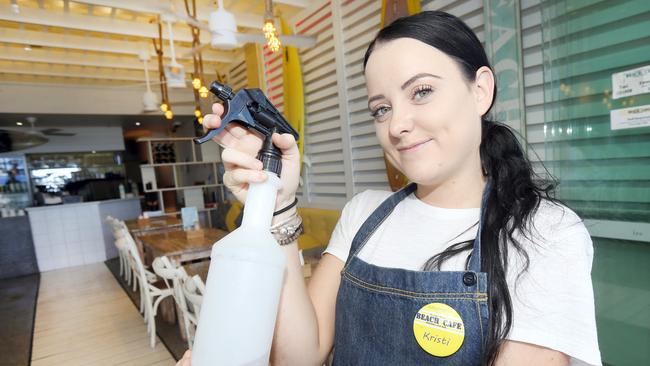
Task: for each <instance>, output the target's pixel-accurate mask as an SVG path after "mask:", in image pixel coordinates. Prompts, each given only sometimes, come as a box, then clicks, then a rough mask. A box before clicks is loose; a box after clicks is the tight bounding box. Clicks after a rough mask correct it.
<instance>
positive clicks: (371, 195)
mask: <svg viewBox="0 0 650 366" xmlns="http://www.w3.org/2000/svg"><path fill="white" fill-rule="evenodd" d="M390 194H391V193H390V192H385V191H372V190H371V191H365V192H363V193H360V194H358V195H356V196H355V197H354V198H353V199H352V200H351V201H350V202H348V204H347V205H346V206H345V208H344V209H343V212H342V214H341V218H340V220H339V222H338V223H337V225H336V228H335V229H334V232H333V233H332V237H331V239H330V243H329V245H328V247H327V249H326V250H325V253H329V254H332V255H334V256H336V257H337V258H339V259H340V260H342V261H346V259H347V257H348V253H349V252H350V247H351V244H352V239H353V238H354V235H355V234H356V232H357V231H358V230H359V228H360V227H361V225H362V224H363V222H364V221H365V220H366V219H367V218H368V216H369V215H370V214H371V213H372V212H373V211H374V210H375V209H376V208H377V207H378V206H379V204H380V203H381V202H383V201H384V200H385V199H386V198H387V197H388V196H389V195H390ZM478 218H479V209H478V208H470V209H449V208H439V207H434V206H431V205H428V204H426V203H424V202H422V201H420V200H419V199H418V198H417V197H415V195H414V194H411V195H409V196H408V197H406V198H405V199H404V200H403V201H402V202H400V203H399V204H398V205H397V206H396V207H395V209H394V211H393V212H392V214H391V215H390V216H389V217H388V218H387V219H386V220H385V221H384V222H383V223H382V224H381V226H380V227H379V228H377V230H376V231H375V232H374V234H373V235H372V236H371V237H370V239H369V240H368V242H367V243H366V245H365V246H364V247H363V249H362V250H361V252H360V253H359V258H360V259H362V260H364V261H365V262H368V263H371V264H374V265H378V266H382V267H390V268H403V269H409V270H421V269H422V266H423V264H424V263H425V262H426V261H427V260H428V259H429V258H431V257H432V256H434V255H435V254H437V253H440V252H441V251H443V250H444V249H445V248H447V247H449V245H451V244H454V243H459V242H464V241H468V240H472V239H474V238H475V237H476V232H477V230H478V225H477V223H478ZM533 222H534V228H533V235H534V243H533V242H531V240H529V239H527V238H525V237H523V236H522V235H517V236H516V238H517V239H518V241H519V242H520V243H522V245H523V247H524V248H525V249H526V252H527V254H528V256H529V259H530V264H529V267H528V270H527V271H526V272H524V273H523V274H522V275H521V277H519V278H517V275H518V274H519V273H520V272H521V268H522V265H523V258H521V257H520V255H518V254H517V252H516V251H515V250H514V249H511V250H510V251H509V268H508V273H507V274H506V276H507V281H508V284H509V290H510V296H511V298H512V301H513V324H512V329H511V331H510V334H509V336H508V339H510V340H515V341H520V342H526V343H531V344H535V345H539V346H543V347H547V348H551V349H554V350H557V351H560V352H563V353H565V354H566V355H568V356H570V357H571V362H570V365H597V366H600V365H601V360H600V350H599V348H598V338H597V334H596V317H595V310H594V294H593V288H592V284H591V264H592V259H593V246H592V242H591V237H590V236H589V233H588V232H587V230H586V228H585V227H584V225H583V223H582V221H581V219H580V218H579V217H578V216H577V215H576V214H575V213H574V212H573V211H571V210H570V209H568V208H567V207H564V206H559V205H556V204H553V203H551V202H548V201H542V203H540V207H539V209H538V210H537V212H536V213H535V215H534V219H533ZM467 229H469V230H467ZM463 232H464V233H463ZM461 233H463V234H462V235H460V236H458V235H459V234H461ZM450 240H451V241H450ZM468 255H469V251H466V252H464V253H460V254H459V255H456V256H454V257H452V258H450V259H448V260H447V261H446V262H444V263H443V265H442V270H446V271H463V270H464V269H465V262H466V260H467V256H468Z"/></svg>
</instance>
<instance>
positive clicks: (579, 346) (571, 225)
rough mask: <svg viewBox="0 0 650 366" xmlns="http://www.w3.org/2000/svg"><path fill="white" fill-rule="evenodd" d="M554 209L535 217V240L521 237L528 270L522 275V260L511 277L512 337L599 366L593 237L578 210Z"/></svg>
mask: <svg viewBox="0 0 650 366" xmlns="http://www.w3.org/2000/svg"><path fill="white" fill-rule="evenodd" d="M549 205H551V204H548V203H547V204H546V205H545V206H546V207H545V208H542V207H540V210H539V211H538V213H537V214H536V215H535V226H534V228H533V231H532V237H533V238H534V239H533V240H532V242H531V241H528V240H527V239H523V238H522V239H521V242H522V243H524V244H525V248H526V251H527V253H528V256H529V260H530V261H529V268H528V270H527V271H525V272H523V273H522V274H521V275H520V276H518V274H519V272H520V270H521V268H522V263H523V260H522V258H521V257H519V256H518V257H517V258H518V260H515V261H514V263H512V264H514V266H513V267H512V268H515V269H516V270H512V271H511V270H509V273H508V283H509V284H510V285H509V286H510V296H511V298H512V301H513V326H512V329H511V332H510V334H509V336H508V338H509V339H510V340H516V341H520V342H526V343H531V344H535V345H539V346H543V347H547V348H551V349H554V350H557V351H560V352H562V353H564V354H566V355H568V356H569V357H570V358H571V362H570V365H598V366H599V365H601V359H600V351H599V348H598V337H597V332H596V317H595V306H594V292H593V286H592V282H591V266H592V260H593V244H592V241H591V237H590V236H589V233H588V232H587V229H586V228H585V226H584V224H583V223H582V221H581V220H580V218H579V217H578V216H577V215H576V214H575V213H573V211H571V210H569V209H568V208H566V207H561V206H553V207H551V206H549ZM540 211H541V212H540Z"/></svg>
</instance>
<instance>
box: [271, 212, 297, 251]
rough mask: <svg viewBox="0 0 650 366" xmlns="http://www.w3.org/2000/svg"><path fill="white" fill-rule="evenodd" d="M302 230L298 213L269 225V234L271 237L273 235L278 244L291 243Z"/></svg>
mask: <svg viewBox="0 0 650 366" xmlns="http://www.w3.org/2000/svg"><path fill="white" fill-rule="evenodd" d="M304 230H305V229H304V226H303V225H302V218H301V217H300V216H298V214H295V215H292V216H291V217H289V218H288V219H286V220H284V221H283V222H280V223H278V224H275V225H273V226H271V234H273V237H275V240H277V241H278V244H280V245H287V244H291V243H293V242H294V241H296V240H297V239H298V237H299V236H300V234H302V233H303V232H304Z"/></svg>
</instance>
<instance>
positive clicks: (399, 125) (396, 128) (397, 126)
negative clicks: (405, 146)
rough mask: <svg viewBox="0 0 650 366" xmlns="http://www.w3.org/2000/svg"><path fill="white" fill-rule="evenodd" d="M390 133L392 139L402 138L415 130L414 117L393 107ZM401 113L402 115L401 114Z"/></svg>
mask: <svg viewBox="0 0 650 366" xmlns="http://www.w3.org/2000/svg"><path fill="white" fill-rule="evenodd" d="M392 112H393V113H392V114H393V115H392V118H391V119H390V126H389V133H390V135H391V136H392V137H401V136H402V135H403V134H405V133H409V132H411V131H412V130H413V116H412V115H411V113H409V112H408V111H403V110H402V111H399V110H396V108H395V107H393V111H392ZM400 112H401V113H400Z"/></svg>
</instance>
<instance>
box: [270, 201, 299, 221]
mask: <svg viewBox="0 0 650 366" xmlns="http://www.w3.org/2000/svg"><path fill="white" fill-rule="evenodd" d="M297 204H298V197H296V198H295V199H294V200H293V203H292V204H290V205H289V206H287V207H284V208H281V209H279V210H277V211H275V212H274V213H273V216H278V215H279V214H281V213H283V212H287V211H289V210H290V209H291V208H292V207H294V206H295V205H297Z"/></svg>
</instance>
